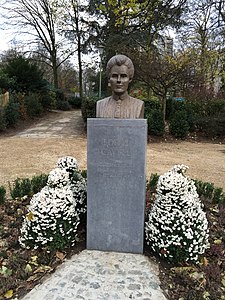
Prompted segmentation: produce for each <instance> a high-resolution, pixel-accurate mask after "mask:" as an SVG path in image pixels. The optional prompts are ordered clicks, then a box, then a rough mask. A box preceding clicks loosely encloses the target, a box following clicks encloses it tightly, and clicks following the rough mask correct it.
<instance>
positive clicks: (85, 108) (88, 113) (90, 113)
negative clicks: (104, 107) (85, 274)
mask: <svg viewBox="0 0 225 300" xmlns="http://www.w3.org/2000/svg"><path fill="white" fill-rule="evenodd" d="M96 102H97V99H96V98H84V99H83V101H82V106H81V111H82V117H83V120H84V121H85V122H86V121H87V118H95V116H96Z"/></svg>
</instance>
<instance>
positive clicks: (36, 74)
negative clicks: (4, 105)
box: [3, 55, 46, 92]
mask: <svg viewBox="0 0 225 300" xmlns="http://www.w3.org/2000/svg"><path fill="white" fill-rule="evenodd" d="M3 72H4V73H5V74H6V75H7V76H8V77H9V78H11V79H15V81H16V84H15V87H14V88H15V90H16V91H20V92H28V91H38V90H41V89H43V88H45V87H46V82H45V80H44V79H43V74H42V71H41V70H40V69H39V68H38V66H37V65H36V64H35V63H33V62H31V61H29V60H28V59H26V58H24V57H23V56H21V55H19V56H16V57H12V58H9V59H8V61H7V64H6V66H5V67H4V69H3Z"/></svg>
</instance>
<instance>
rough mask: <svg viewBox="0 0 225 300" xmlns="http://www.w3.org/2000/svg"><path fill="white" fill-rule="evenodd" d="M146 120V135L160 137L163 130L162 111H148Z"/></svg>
mask: <svg viewBox="0 0 225 300" xmlns="http://www.w3.org/2000/svg"><path fill="white" fill-rule="evenodd" d="M146 118H147V122H148V134H153V135H157V136H162V135H163V134H164V129H165V125H164V122H163V113H162V111H161V110H158V109H152V110H150V111H148V113H147V114H146Z"/></svg>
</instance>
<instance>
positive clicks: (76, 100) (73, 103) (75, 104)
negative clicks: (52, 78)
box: [68, 97, 82, 108]
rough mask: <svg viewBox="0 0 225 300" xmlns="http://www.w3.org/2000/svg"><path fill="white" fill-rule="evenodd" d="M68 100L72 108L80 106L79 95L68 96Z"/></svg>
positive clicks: (80, 99)
mask: <svg viewBox="0 0 225 300" xmlns="http://www.w3.org/2000/svg"><path fill="white" fill-rule="evenodd" d="M68 102H69V104H70V105H71V107H72V108H81V104H82V98H81V97H69V98H68Z"/></svg>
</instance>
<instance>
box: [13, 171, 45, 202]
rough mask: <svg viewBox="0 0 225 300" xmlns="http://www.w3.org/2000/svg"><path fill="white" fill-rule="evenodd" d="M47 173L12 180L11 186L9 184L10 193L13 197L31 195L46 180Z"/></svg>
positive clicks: (38, 189)
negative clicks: (30, 177)
mask: <svg viewBox="0 0 225 300" xmlns="http://www.w3.org/2000/svg"><path fill="white" fill-rule="evenodd" d="M47 177H48V176H47V175H45V174H41V175H39V176H34V177H32V179H29V178H22V179H21V178H17V179H16V180H15V181H14V182H13V186H11V185H10V186H9V188H10V194H11V197H12V198H13V199H16V198H22V197H24V196H27V195H28V196H32V195H33V194H35V193H37V192H39V191H40V190H41V189H42V188H43V187H44V186H45V184H46V182H47Z"/></svg>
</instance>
